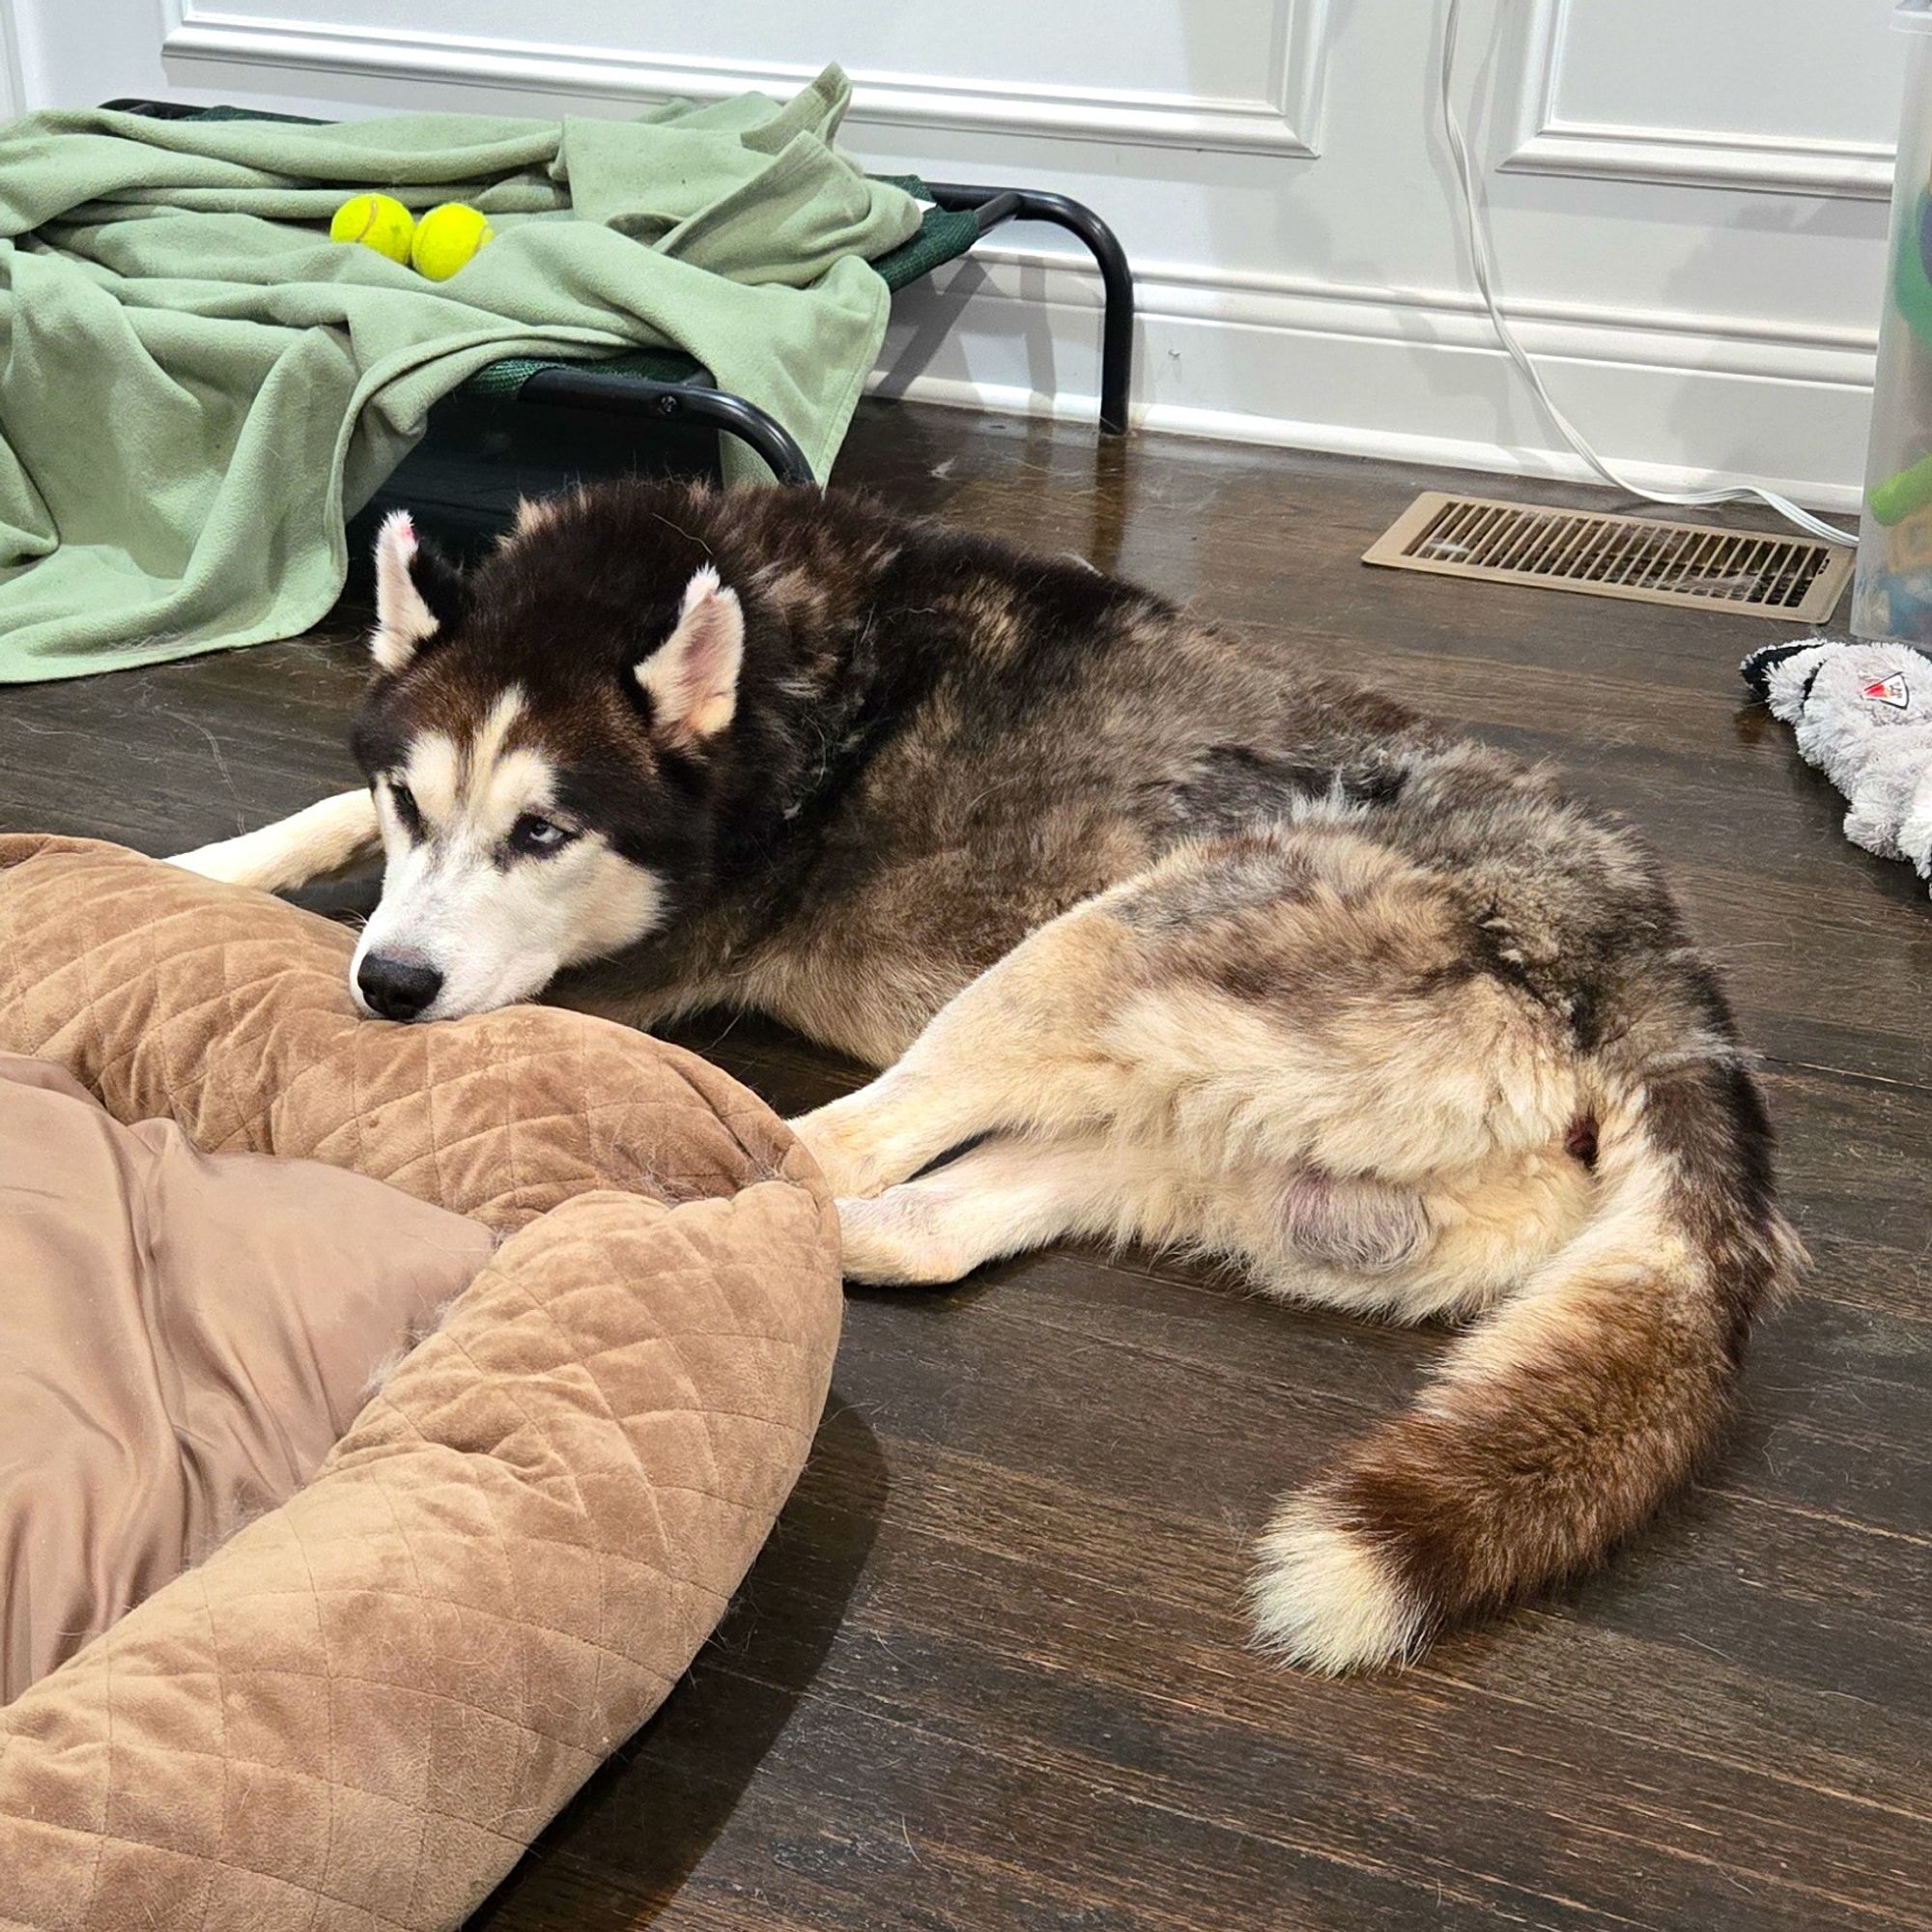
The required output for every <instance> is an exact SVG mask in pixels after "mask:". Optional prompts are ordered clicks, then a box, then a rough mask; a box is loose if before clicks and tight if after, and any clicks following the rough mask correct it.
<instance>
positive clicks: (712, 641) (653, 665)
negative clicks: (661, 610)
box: [634, 567, 745, 746]
mask: <svg viewBox="0 0 1932 1932" xmlns="http://www.w3.org/2000/svg"><path fill="white" fill-rule="evenodd" d="M744 662H745V612H744V609H743V607H742V606H741V605H740V604H739V602H738V593H737V592H736V591H735V590H730V589H727V588H726V587H725V585H724V584H722V583H720V582H719V581H718V573H717V572H716V571H715V570H712V569H710V568H708V567H707V568H706V569H703V570H700V571H699V572H698V573H697V574H696V576H695V577H694V578H693V579H692V580H691V582H689V583H688V584H686V585H685V589H684V602H683V604H682V605H681V606H680V607H679V609H678V613H677V626H676V628H675V629H674V630H673V631H672V632H671V634H670V636H669V637H668V638H667V639H665V640H664V642H663V643H661V644H660V645H659V646H658V647H657V649H656V650H654V651H653V652H652V653H651V654H650V656H649V657H647V658H645V659H644V660H643V661H642V662H641V663H640V664H639V665H638V666H637V667H636V668H635V671H634V675H635V676H636V678H637V680H638V688H639V690H640V691H641V692H642V693H643V694H644V696H646V697H648V698H649V699H650V701H651V724H652V725H653V726H654V728H655V729H656V730H657V731H658V733H659V734H660V735H661V736H662V737H664V738H666V739H667V740H668V741H669V742H670V743H671V744H673V745H680V746H686V745H695V744H699V743H701V742H702V741H703V740H704V739H706V738H711V737H715V736H716V735H717V734H718V733H719V732H720V731H722V730H724V728H725V725H728V724H730V722H731V720H732V718H733V717H734V716H735V715H736V714H737V710H738V673H739V671H740V669H741V668H743V666H744Z"/></svg>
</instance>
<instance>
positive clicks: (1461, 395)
mask: <svg viewBox="0 0 1932 1932" xmlns="http://www.w3.org/2000/svg"><path fill="white" fill-rule="evenodd" d="M1443 5H1444V0H1104V4H1102V0H1058V4H1057V5H1056V4H1051V3H1050V0H1049V4H1041V0H1032V4H1025V0H977V4H973V5H966V4H960V0H947V4H940V0H813V4H812V5H811V6H809V7H808V6H801V5H799V4H797V0H710V4H708V5H702V6H687V7H679V8H670V7H658V6H644V5H639V4H637V0H546V4H544V5H543V6H541V7H532V6H531V5H530V4H529V0H412V3H411V5H410V6H409V7H408V8H407V9H405V8H400V7H396V6H394V5H393V4H391V0H12V5H11V12H12V13H13V14H14V28H15V32H16V50H17V64H18V84H19V89H20V94H21V97H22V99H24V100H25V101H26V102H27V103H28V104H30V105H39V104H46V103H67V102H80V101H86V100H93V99H102V98H105V97H106V96H108V95H113V94H125V93H155V92H167V93H172V94H177V95H184V96H193V97H196V98H206V99H250V100H256V101H263V102H268V101H278V102H280V103H282V104H286V105H291V106H300V105H315V104H318V103H320V104H322V105H324V106H327V105H328V104H334V105H336V106H339V107H343V108H344V109H345V110H348V111H358V112H366V111H372V110H378V109H384V108H401V107H420V106H439V107H465V108H476V107H491V106H500V107H504V108H510V109H517V110H522V111H529V112H538V113H563V112H587V113H601V114H613V113H614V114H621V113H624V112H626V111H629V110H632V109H634V108H635V106H636V105H638V104H640V103H641V102H643V101H646V100H650V99H659V98H662V97H663V96H665V95H667V94H671V93H683V94H688V95H697V96H705V97H709V96H715V95H719V94H724V93H729V92H732V91H735V90H736V89H739V88H741V87H746V86H764V87H766V88H768V89H770V90H772V91H775V92H783V91H785V90H786V89H787V88H788V87H789V86H790V85H791V84H793V82H794V81H795V80H796V78H797V77H799V76H801V75H803V74H805V73H807V72H809V71H810V70H811V69H812V68H814V67H815V66H816V65H817V63H818V62H819V61H820V60H821V59H823V58H825V57H828V56H836V57H838V59H840V60H842V61H843V62H844V63H845V65H846V66H847V68H848V69H849V70H850V71H852V72H853V73H854V74H855V76H857V77H858V78H859V80H860V90H859V104H858V108H857V110H856V112H855V115H854V118H853V120H852V122H851V123H850V124H849V138H850V141H851V143H852V145H853V146H854V147H855V149H857V150H858V151H859V152H860V153H861V154H862V155H863V156H865V157H866V158H867V161H868V162H870V163H872V164H873V165H877V166H886V167H894V168H904V167H915V168H919V169H921V170H923V171H924V172H926V173H929V174H931V175H933V176H935V177H937V178H940V179H953V180H969V181H970V180H976V179H978V180H995V181H1011V182H1019V183H1028V184H1037V185H1045V186H1053V187H1059V188H1062V189H1064V190H1065V191H1067V192H1070V193H1073V194H1075V195H1078V196H1079V197H1081V198H1082V199H1085V200H1088V201H1091V202H1092V203H1093V204H1094V206H1095V207H1096V208H1098V209H1099V210H1100V211H1101V212H1102V213H1105V214H1106V215H1107V216H1108V217H1109V218H1110V219H1112V220H1113V221H1114V223H1115V225H1116V226H1117V227H1118V228H1119V229H1120V231H1121V233H1122V238H1123V240H1124V241H1125V242H1126V244H1127V248H1128V252H1129V253H1130V255H1131V256H1132V257H1133V260H1134V262H1135V265H1136V268H1137V270H1139V273H1140V281H1141V298H1142V310H1143V316H1144V323H1143V328H1142V334H1141V345H1140V370H1139V378H1138V384H1137V391H1138V403H1139V406H1140V409H1141V412H1142V414H1143V416H1144V419H1145V420H1146V421H1148V422H1149V423H1151V424H1153V425H1156V426H1163V427H1170V428H1182V429H1193V430H1200V431H1206V432H1208V433H1211V434H1216V435H1226V436H1235V437H1247V438H1257V439H1262V440H1280V441H1286V442H1295V443H1302V444H1308V445H1312V446H1317V447H1324V448H1337V449H1349V450H1362V451H1368V452H1373V453H1392V454H1403V455H1413V456H1426V457H1433V458H1439V459H1444V460H1448V461H1453V462H1465V463H1469V464H1473V465H1478V466H1482V467H1490V468H1504V469H1531V470H1536V469H1552V470H1561V471H1566V472H1568V471H1572V470H1574V468H1575V466H1574V463H1573V462H1572V460H1571V459H1569V458H1568V457H1567V455H1558V454H1557V453H1556V452H1555V450H1554V448H1553V447H1552V446H1553V445H1554V444H1555V443H1556V438H1555V436H1554V434H1553V432H1552V431H1551V430H1550V428H1549V426H1548V424H1547V422H1545V421H1544V420H1543V419H1542V417H1541V415H1540V412H1539V411H1538V409H1537V408H1536V406H1535V405H1534V403H1533V400H1532V399H1531V398H1530V397H1529V396H1528V395H1527V394H1526V393H1525V391H1524V388H1523V385H1522V384H1521V383H1520V379H1519V378H1517V377H1516V375H1515V374H1514V372H1513V371H1512V370H1511V369H1510V368H1509V367H1508V365H1507V363H1506V362H1505V360H1504V358H1503V357H1502V355H1500V354H1499V353H1498V352H1497V350H1496V348H1495V346H1494V341H1493V337H1492V332H1491V330H1490V327H1489V325H1488V322H1487V319H1486V318H1485V317H1484V316H1483V315H1482V313H1481V311H1480V309H1479V307H1478V306H1477V304H1476V301H1475V298H1474V294H1473V283H1472V280H1471V277H1470V272H1469V267H1468V260H1467V253H1466V248H1465V245H1464V242H1463V237H1462V232H1461V225H1460V214H1459V212H1458V208H1457V204H1456V200H1455V194H1454V177H1453V174H1452V172H1451V169H1450V166H1449V160H1448V156H1447V151H1446V149H1445V146H1444V143H1443V140H1442V137H1441V132H1440V129H1439V128H1438V126H1437V125H1436V114H1435V76H1436V71H1437V70H1436V62H1437V55H1438V50H1439V41H1440V36H1441V31H1442V8H1443ZM1889 12H1890V0H1465V14H1464V20H1463V49H1462V55H1461V58H1460V59H1459V62H1458V78H1457V82H1456V93H1457V99H1458V100H1459V101H1460V102H1461V103H1462V106H1463V114H1464V117H1465V119H1466V120H1467V121H1468V122H1469V124H1470V127H1471V129H1472V134H1473V137H1474V142H1475V147H1476V152H1477V156H1478V159H1479V162H1480V164H1481V167H1482V171H1483V179H1484V184H1485V189H1486V193H1487V195H1488V198H1489V202H1490V207H1491V216H1492V224H1493V230H1494V235H1495V240H1496V247H1497V253H1498V258H1499V263H1500V270H1501V277H1502V282H1503V287H1504V290H1505V296H1506V301H1507V306H1508V308H1509V310H1510V312H1511V314H1512V315H1513V316H1514V317H1515V318H1516V319H1517V321H1518V322H1519V324H1520V332H1521V334H1522V336H1523V337H1524V339H1525V341H1526V342H1527V344H1528V346H1529V347H1530V349H1531V350H1532V351H1533V352H1534V353H1536V354H1537V355H1539V358H1540V359H1541V360H1542V361H1543V365H1544V369H1545V374H1546V378H1547V380H1548V383H1549V384H1550V385H1551V388H1552V390H1553V391H1554V392H1555V394H1556V395H1557V398H1558V400H1559V401H1560V402H1561V403H1562V405H1563V407H1564V408H1565V409H1566V410H1567V411H1568V412H1570V413H1571V414H1572V416H1573V417H1575V418H1576V419H1577V421H1578V422H1579V423H1580V424H1581V425H1582V426H1583V427H1584V428H1585V429H1586V430H1587V431H1588V432H1589V433H1590V434H1591V435H1592V437H1593V438H1594V439H1595V440H1596V441H1597V442H1598V444H1599V446H1600V447H1603V448H1604V449H1605V451H1606V452H1607V453H1609V454H1611V455H1612V456H1615V457H1618V458H1621V459H1623V460H1625V461H1628V462H1631V463H1633V464H1634V465H1635V466H1637V467H1638V468H1639V469H1648V470H1649V471H1650V472H1651V473H1652V474H1653V475H1655V476H1657V477H1659V478H1660V479H1664V478H1676V477H1680V476H1682V475H1684V474H1687V473H1689V474H1694V475H1697V476H1703V475H1706V474H1710V473H1716V474H1719V475H1721V476H1725V477H1734V476H1740V475H1749V476H1755V477H1758V478H1760V479H1766V480H1771V481H1774V482H1777V483H1779V484H1781V485H1783V486H1784V487H1786V488H1789V489H1794V490H1796V491H1797V492H1799V493H1800V494H1802V495H1804V496H1805V497H1809V498H1811V499H1813V500H1817V501H1822V502H1830V503H1847V502H1850V501H1851V500H1853V499H1854V497H1855V495H1856V484H1857V480H1858V477H1859V474H1860V470H1861V452H1862V445H1863V437H1864V419H1865V415H1866V412H1867V411H1868V408H1869V402H1870V382H1871V370H1872V360H1873V337H1874V318H1875V317H1876V314H1877V311H1878V305H1879V298H1880V291H1881V281H1882V272H1883V261H1884V247H1883V235H1884V221H1885V201H1884V197H1885V195H1886V192H1887V188H1888V184H1889V150H1890V140H1891V134H1892V130H1893V128H1894V127H1895V123H1896V118H1897V114H1898V105H1899V80H1898V76H1899V73H1900V71H1901V67H1902V62H1903V51H1904V46H1905V42H1904V40H1903V37H1901V36H1899V35H1897V34H1896V33H1894V32H1892V31H1891V30H1890V29H1889V25H1888V17H1889ZM405 23H406V24H405ZM5 55H6V50H5V48H4V47H0V81H4V78H5V75H4V68H5V67H6V65H7V62H6V57H5ZM1067 259H1068V258H1067V255H1066V252H1065V248H1064V247H1063V246H1062V244H1061V242H1060V241H1059V238H1057V237H1055V236H1052V235H1051V233H1050V232H1049V233H1048V234H1047V235H1045V236H1043V237H1042V236H1040V235H1037V234H1034V233H1028V232H1026V231H1020V230H1009V231H1007V233H1006V236H1005V238H1003V239H1002V241H1001V244H1000V245H999V246H998V247H997V248H988V249H987V250H985V251H982V253H981V255H980V256H978V257H976V259H975V262H974V263H973V264H972V265H969V266H965V267H962V268H960V269H958V270H955V271H953V272H952V275H951V277H950V279H948V280H946V281H944V282H943V283H942V284H941V285H940V286H939V287H938V288H936V289H934V290H931V291H927V292H924V293H923V294H922V295H921V296H920V297H918V298H915V299H909V300H906V301H905V302H903V303H902V306H901V310H900V318H899V320H897V321H895V326H894V329H893V334H892V337H891V338H890V340H889V343H888V352H887V357H886V369H885V374H884V381H885V382H886V384H888V385H889V386H890V387H892V388H893V389H895V390H904V391H909V392H910V393H913V394H915V395H919V394H924V395H930V396H934V397H937V398H939V399H942V400H951V401H969V400H977V401H980V402H983V403H988V404H993V405H997V406H1000V407H1007V408H1011V407H1031V408H1044V407H1048V406H1049V399H1050V398H1052V397H1054V396H1056V395H1059V396H1062V397H1067V396H1070V397H1073V398H1076V399H1081V398H1085V399H1091V397H1092V395H1093V392H1094V333H1095V330H1094V323H1095V316H1094V302H1095V299H1096V290H1095V286H1094V281H1093V278H1092V277H1091V275H1090V274H1088V273H1087V272H1085V271H1083V270H1079V269H1078V268H1077V267H1067V266H1062V265H1063V264H1065V263H1066V262H1067ZM948 322H950V323H952V327H951V329H950V330H948V329H946V328H944V327H942V325H943V324H945V323H948ZM1083 406H1084V407H1086V408H1089V409H1091V406H1092V405H1091V400H1089V401H1087V402H1086V403H1085V404H1084V405H1082V404H1080V403H1078V402H1076V404H1075V407H1076V408H1077V407H1083Z"/></svg>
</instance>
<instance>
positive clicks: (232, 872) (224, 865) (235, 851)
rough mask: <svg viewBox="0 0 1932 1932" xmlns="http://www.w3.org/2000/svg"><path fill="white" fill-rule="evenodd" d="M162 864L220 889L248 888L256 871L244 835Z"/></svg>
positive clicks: (184, 853)
mask: <svg viewBox="0 0 1932 1932" xmlns="http://www.w3.org/2000/svg"><path fill="white" fill-rule="evenodd" d="M164 863H166V864H167V865H170V866H179V867H181V868H182V870H183V871H184V872H193V873H195V874H197V875H198V876H199V877H201V878H204V879H213V880H215V881H217V882H218V883H219V884H221V885H224V886H246V885H252V884H253V883H254V875H255V872H256V870H257V865H256V855H255V852H254V851H253V850H252V849H251V848H250V845H249V840H248V838H247V837H246V835H244V836H243V837H241V838H224V839H222V840H221V842H220V843H219V844H218V845H197V846H196V847H195V849H194V850H193V851H192V852H183V853H181V854H180V855H179V856H177V857H175V858H172V859H169V860H167V861H165V862H164Z"/></svg>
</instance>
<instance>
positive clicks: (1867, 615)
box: [1852, 0, 1932, 646]
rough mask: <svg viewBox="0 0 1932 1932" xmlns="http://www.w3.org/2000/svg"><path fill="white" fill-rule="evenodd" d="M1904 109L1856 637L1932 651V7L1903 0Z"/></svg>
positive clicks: (1856, 592)
mask: <svg viewBox="0 0 1932 1932" xmlns="http://www.w3.org/2000/svg"><path fill="white" fill-rule="evenodd" d="M1893 19H1894V24H1896V25H1897V26H1898V27H1899V28H1901V29H1903V30H1904V31H1906V32H1907V33H1909V34H1910V35H1911V36H1912V38H1911V41H1910V43H1909V44H1908V46H1907V47H1906V49H1905V61H1906V70H1905V106H1904V110H1903V113H1902V114H1901V117H1900V121H1899V128H1898V171H1897V173H1896V175H1895V176H1894V177H1893V179H1892V185H1891V239H1890V243H1889V255H1888V256H1887V271H1886V300H1885V309H1884V313H1883V316H1882V318H1881V320H1880V323H1879V332H1878V386H1877V388H1876V390H1875V391H1874V393H1873V397H1872V424H1871V441H1870V443H1869V445H1868V448H1867V451H1866V456H1865V496H1864V505H1863V515H1862V517H1861V521H1860V525H1859V566H1858V575H1857V577H1856V578H1855V579H1854V580H1853V584H1852V629H1853V630H1854V632H1856V633H1857V634H1858V636H1860V637H1861V638H1871V639H1879V638H1897V639H1902V640H1903V641H1904V642H1906V643H1909V644H1918V645H1921V646H1923V645H1932V0H1904V4H1903V5H1902V6H1900V7H1899V9H1898V11H1897V13H1896V14H1894V16H1893Z"/></svg>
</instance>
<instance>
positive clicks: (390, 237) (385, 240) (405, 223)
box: [328, 194, 416, 262]
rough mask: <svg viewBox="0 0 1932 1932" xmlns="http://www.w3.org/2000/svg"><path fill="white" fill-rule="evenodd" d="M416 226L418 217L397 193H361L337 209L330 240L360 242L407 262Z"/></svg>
mask: <svg viewBox="0 0 1932 1932" xmlns="http://www.w3.org/2000/svg"><path fill="white" fill-rule="evenodd" d="M415 228H416V222H415V216H414V215H412V213H410V212H409V210H408V209H407V208H405V207H404V206H403V204H402V203H401V202H400V201H398V200H397V199H396V198H395V196H394V195H389V194H358V195H356V196H355V197H354V198H353V199H352V200H349V201H345V202H344V203H343V204H342V206H341V207H340V208H338V209H337V210H336V211H335V219H334V220H333V221H331V222H330V223H329V224H328V239H329V240H330V241H359V242H361V244H362V245H363V247H365V248H373V249H375V251H376V252H377V254H379V255H386V256H387V257H388V258H389V260H390V261H392V262H407V261H408V260H409V259H410V243H411V242H412V241H413V240H414V239H415Z"/></svg>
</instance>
